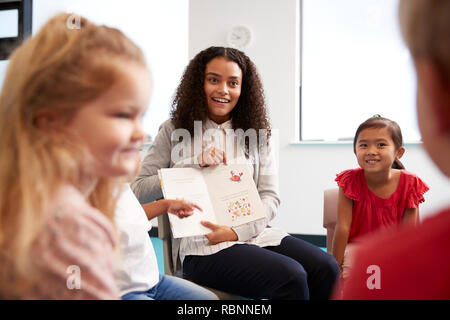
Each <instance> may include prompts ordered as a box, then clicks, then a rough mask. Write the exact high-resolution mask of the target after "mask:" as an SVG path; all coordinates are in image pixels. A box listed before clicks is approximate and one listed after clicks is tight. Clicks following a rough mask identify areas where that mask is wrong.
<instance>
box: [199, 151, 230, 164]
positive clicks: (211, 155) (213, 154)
mask: <svg viewBox="0 0 450 320" xmlns="http://www.w3.org/2000/svg"><path fill="white" fill-rule="evenodd" d="M197 160H198V164H199V165H200V167H209V166H216V165H218V164H220V163H222V162H223V163H224V164H227V158H226V156H225V152H224V151H222V150H219V149H216V148H214V147H212V148H209V149H207V150H206V151H204V152H203V153H202V154H201V155H199V156H198V158H197Z"/></svg>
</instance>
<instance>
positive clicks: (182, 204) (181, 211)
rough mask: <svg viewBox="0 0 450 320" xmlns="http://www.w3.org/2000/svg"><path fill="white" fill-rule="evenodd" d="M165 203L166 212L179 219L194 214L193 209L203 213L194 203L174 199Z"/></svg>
mask: <svg viewBox="0 0 450 320" xmlns="http://www.w3.org/2000/svg"><path fill="white" fill-rule="evenodd" d="M167 202H168V205H167V212H169V213H172V214H174V215H176V216H177V217H178V218H180V219H182V218H186V217H189V216H191V215H192V214H193V213H194V209H198V210H200V211H203V210H202V208H200V207H199V206H197V205H196V204H195V203H192V202H189V201H186V200H182V199H176V200H167Z"/></svg>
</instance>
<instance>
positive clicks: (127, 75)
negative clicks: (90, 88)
mask: <svg viewBox="0 0 450 320" xmlns="http://www.w3.org/2000/svg"><path fill="white" fill-rule="evenodd" d="M121 67H122V71H123V76H122V78H121V79H120V80H119V81H117V83H116V84H115V85H113V86H112V87H111V88H110V89H109V90H108V91H107V92H105V93H103V94H102V95H100V96H99V97H98V98H97V99H95V100H94V101H92V102H89V103H87V104H85V105H84V106H82V107H81V108H80V110H79V111H78V112H77V113H76V114H75V116H74V118H73V119H72V120H71V121H70V123H69V125H68V126H67V129H68V130H69V131H71V132H72V134H74V135H76V136H77V137H78V138H79V139H80V140H81V141H82V142H83V143H85V144H86V145H87V147H88V150H89V151H90V153H91V155H92V157H93V163H92V165H91V167H90V168H89V169H91V170H92V171H93V172H94V173H95V174H96V175H97V176H98V177H119V176H127V175H130V174H133V173H135V172H136V170H137V168H138V165H139V159H140V157H139V150H140V147H141V146H142V142H143V138H144V131H143V128H142V117H143V114H144V112H145V111H146V110H147V106H148V104H149V101H150V75H149V72H148V71H147V69H145V68H144V67H142V66H141V65H138V64H135V63H131V62H122V66H121Z"/></svg>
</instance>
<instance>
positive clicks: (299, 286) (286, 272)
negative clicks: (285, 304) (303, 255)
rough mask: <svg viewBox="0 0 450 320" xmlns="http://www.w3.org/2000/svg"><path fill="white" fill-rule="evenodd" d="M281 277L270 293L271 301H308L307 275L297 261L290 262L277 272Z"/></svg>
mask: <svg viewBox="0 0 450 320" xmlns="http://www.w3.org/2000/svg"><path fill="white" fill-rule="evenodd" d="M278 272H279V273H278V275H279V277H281V279H279V281H278V286H277V288H276V289H275V290H274V291H273V292H272V298H273V299H309V288H308V274H307V273H306V270H305V269H304V268H303V266H302V265H301V264H300V263H298V262H297V261H294V260H293V261H291V262H290V263H288V265H285V266H284V268H281V270H278Z"/></svg>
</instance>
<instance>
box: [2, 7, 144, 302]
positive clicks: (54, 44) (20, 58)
mask: <svg viewBox="0 0 450 320" xmlns="http://www.w3.org/2000/svg"><path fill="white" fill-rule="evenodd" d="M73 17H74V16H73V15H70V14H59V15H57V16H55V17H54V18H52V19H51V20H49V21H48V22H47V23H46V24H45V25H44V26H43V27H42V29H41V30H40V31H39V33H37V34H36V35H35V36H34V37H32V38H31V39H29V40H27V41H26V42H25V43H24V44H23V45H22V46H20V47H19V48H17V49H16V50H15V51H14V52H13V54H12V56H11V58H10V62H9V65H8V69H7V74H6V77H5V80H4V84H3V88H2V91H1V95H0V132H1V139H0V155H1V157H0V283H1V288H0V296H2V295H3V296H5V295H6V294H7V295H8V296H14V294H20V292H21V291H23V290H26V289H25V287H26V285H29V284H30V283H32V280H31V276H30V274H31V273H32V272H33V271H32V270H30V269H29V268H30V267H31V265H30V260H29V255H28V254H29V251H30V248H31V246H32V244H33V242H34V241H35V239H36V238H37V236H38V235H39V233H40V231H41V230H42V228H43V225H44V223H45V220H46V218H47V215H48V209H49V205H50V201H51V199H52V196H53V195H54V194H55V192H56V190H57V189H58V188H59V187H61V186H62V185H64V184H74V185H75V186H77V185H78V184H79V183H80V181H81V177H82V176H83V175H85V172H83V170H82V168H83V166H82V164H83V163H86V158H87V157H88V156H89V154H88V152H87V150H85V148H84V147H83V143H77V139H76V137H73V136H69V135H68V133H67V132H65V130H64V129H63V127H64V124H65V123H68V122H69V121H70V119H72V118H73V116H74V115H75V113H76V112H77V111H78V110H79V108H80V106H82V105H83V104H85V103H87V102H89V101H92V100H94V99H95V98H97V97H98V96H100V95H101V94H102V93H104V92H105V91H106V90H108V89H109V88H110V87H111V86H112V85H113V84H114V83H115V82H116V81H117V80H118V79H119V78H120V77H121V74H122V72H123V70H122V69H121V66H120V64H119V63H118V60H120V61H122V60H125V61H130V62H135V63H138V64H141V65H142V66H143V67H144V68H145V67H146V63H145V58H144V56H143V53H142V51H141V50H140V49H139V48H138V47H137V46H136V45H135V44H134V43H133V42H132V41H131V40H129V39H128V38H127V37H126V36H125V35H124V34H123V33H122V32H120V31H119V30H117V29H113V28H108V27H105V26H97V25H95V24H93V23H91V22H90V21H88V20H86V19H84V18H82V17H79V19H77V20H76V21H77V22H79V24H78V25H76V26H75V27H76V28H73V27H74V25H73V24H71V25H70V26H71V27H72V28H70V27H69V21H71V20H70V19H72V20H73ZM42 116H45V117H49V118H50V119H51V118H52V117H58V119H61V121H59V122H58V123H59V124H60V125H59V126H58V127H56V128H52V127H50V128H40V126H39V125H38V122H39V118H40V117H42ZM99 129H100V130H101V128H99ZM116 186H117V184H116V182H115V181H114V180H113V179H109V178H101V179H99V180H98V183H97V184H96V186H95V189H94V191H93V192H92V193H91V194H90V196H89V201H90V203H91V205H92V206H94V207H95V208H97V209H99V210H100V211H101V212H102V213H103V214H105V216H107V217H108V218H109V219H110V220H111V221H112V218H113V215H114V207H115V199H114V197H112V194H113V192H114V188H115V187H116ZM74 214H76V213H75V212H74Z"/></svg>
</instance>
